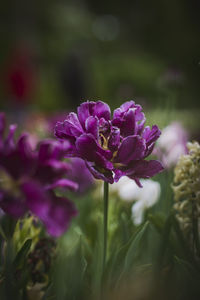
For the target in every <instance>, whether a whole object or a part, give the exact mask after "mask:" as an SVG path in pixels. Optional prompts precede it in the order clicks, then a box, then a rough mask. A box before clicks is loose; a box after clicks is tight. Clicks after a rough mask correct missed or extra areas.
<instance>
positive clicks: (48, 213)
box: [22, 181, 77, 237]
mask: <svg viewBox="0 0 200 300" xmlns="http://www.w3.org/2000/svg"><path fill="white" fill-rule="evenodd" d="M22 188H23V191H24V193H25V195H26V202H27V206H28V208H29V209H30V211H31V212H32V213H34V214H35V215H36V216H37V217H38V218H39V219H40V220H41V221H42V222H43V223H44V225H45V226H46V227H47V231H48V232H49V233H50V234H51V235H52V236H55V237H57V236H60V235H61V234H62V233H63V232H64V231H65V230H66V229H67V227H68V226H69V222H70V220H71V218H72V217H73V216H75V215H76V214H77V211H76V209H75V207H74V204H73V203H71V202H70V201H69V200H68V199H65V198H59V197H55V195H54V194H53V193H50V192H47V191H45V190H44V188H42V186H40V185H39V184H38V183H36V182H33V181H30V182H27V183H24V184H23V187H22Z"/></svg>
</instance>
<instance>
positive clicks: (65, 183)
mask: <svg viewBox="0 0 200 300" xmlns="http://www.w3.org/2000/svg"><path fill="white" fill-rule="evenodd" d="M57 187H61V188H67V189H70V190H71V191H77V189H78V184H77V183H76V182H74V181H72V180H69V179H65V178H62V179H59V180H57V181H55V182H54V183H52V184H50V185H48V186H46V189H55V188H57Z"/></svg>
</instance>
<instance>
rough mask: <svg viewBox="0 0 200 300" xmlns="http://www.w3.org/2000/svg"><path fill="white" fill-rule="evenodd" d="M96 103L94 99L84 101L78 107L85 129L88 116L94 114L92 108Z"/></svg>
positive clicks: (80, 119) (79, 117)
mask: <svg viewBox="0 0 200 300" xmlns="http://www.w3.org/2000/svg"><path fill="white" fill-rule="evenodd" d="M94 105H95V102H92V101H87V102H84V103H82V104H81V105H80V106H79V107H78V109H77V112H78V119H79V121H80V123H81V125H82V127H83V129H85V121H86V120H87V118H89V117H90V116H91V115H92V109H93V107H94Z"/></svg>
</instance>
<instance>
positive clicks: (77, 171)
mask: <svg viewBox="0 0 200 300" xmlns="http://www.w3.org/2000/svg"><path fill="white" fill-rule="evenodd" d="M69 164H70V166H71V169H70V170H69V172H68V178H70V179H71V180H73V181H75V182H77V183H78V190H77V191H76V192H77V193H79V194H84V193H86V192H87V191H88V190H89V189H90V188H91V186H92V185H93V183H94V178H93V176H92V175H91V173H90V171H89V170H88V168H87V167H86V165H85V162H84V160H82V159H80V158H74V157H73V158H71V159H70V162H69Z"/></svg>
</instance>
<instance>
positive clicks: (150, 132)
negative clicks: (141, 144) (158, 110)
mask: <svg viewBox="0 0 200 300" xmlns="http://www.w3.org/2000/svg"><path fill="white" fill-rule="evenodd" d="M160 134H161V131H160V129H159V128H158V126H157V125H153V126H152V129H151V128H150V127H149V126H146V127H145V128H144V131H143V134H142V136H143V138H144V139H145V140H146V143H147V146H149V145H151V144H152V143H153V142H155V141H156V140H157V139H158V138H159V136H160Z"/></svg>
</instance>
